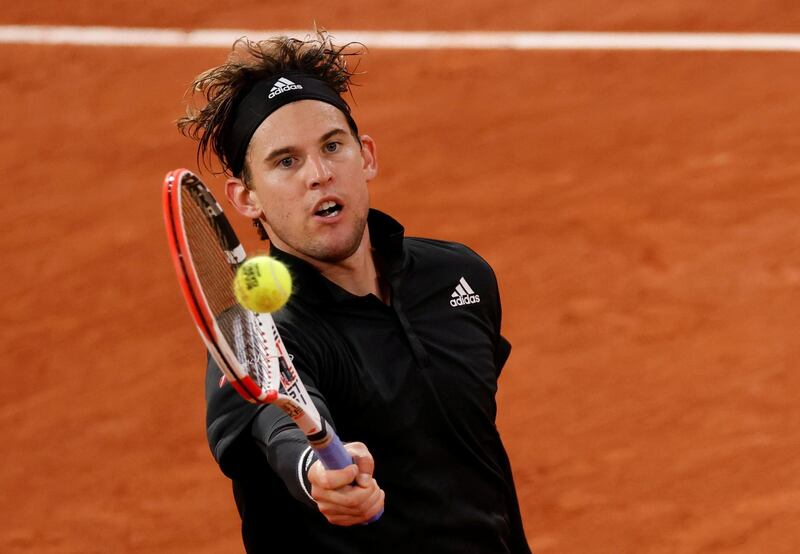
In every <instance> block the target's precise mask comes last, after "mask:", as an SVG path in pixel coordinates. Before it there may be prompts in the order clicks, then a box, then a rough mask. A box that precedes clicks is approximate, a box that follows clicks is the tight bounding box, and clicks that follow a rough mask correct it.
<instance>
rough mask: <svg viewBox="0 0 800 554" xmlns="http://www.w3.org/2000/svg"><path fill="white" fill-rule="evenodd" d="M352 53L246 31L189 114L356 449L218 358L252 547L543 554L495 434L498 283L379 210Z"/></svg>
mask: <svg viewBox="0 0 800 554" xmlns="http://www.w3.org/2000/svg"><path fill="white" fill-rule="evenodd" d="M353 55H357V52H354V51H352V50H348V49H347V47H337V46H335V45H334V44H333V43H332V41H331V39H330V37H329V36H328V35H326V34H324V33H318V34H317V35H316V36H314V37H313V38H311V39H309V40H306V41H300V40H296V39H291V38H286V37H278V38H274V39H272V40H268V41H263V42H251V41H248V40H246V39H242V40H240V41H237V43H235V44H234V48H233V51H232V53H231V55H230V56H229V58H228V60H227V61H226V62H225V63H224V64H223V65H221V66H219V67H215V68H213V69H210V70H208V71H206V72H204V73H203V74H201V75H199V76H198V77H197V79H196V80H195V82H194V83H193V85H192V88H191V91H192V94H193V95H194V97H199V99H200V102H199V103H198V104H192V105H190V107H189V109H188V110H187V115H186V116H185V117H184V118H182V119H180V120H179V123H178V125H179V128H180V130H181V131H182V132H183V133H184V134H186V135H188V136H190V137H192V138H195V139H196V140H198V141H199V144H198V156H199V157H201V158H205V159H208V158H207V156H209V155H212V154H213V155H214V156H215V157H216V158H218V160H219V162H220V163H221V165H222V167H223V168H224V170H225V172H226V174H227V175H228V176H229V178H228V180H227V182H226V193H227V196H228V198H229V200H230V202H231V203H232V204H233V206H234V207H235V208H236V209H237V210H238V211H239V212H240V213H241V214H243V215H244V216H245V217H247V218H250V219H252V220H253V222H254V223H255V225H256V226H257V228H258V230H259V232H260V233H261V235H262V238H264V239H267V238H268V239H269V242H270V254H271V255H272V256H274V257H275V258H278V259H279V260H281V261H283V262H284V263H285V264H286V265H287V266H288V267H289V268H290V271H291V272H292V274H293V277H294V283H295V292H294V294H293V296H292V297H291V299H290V301H289V303H288V304H287V305H286V306H285V307H284V308H283V309H281V310H280V311H278V312H276V313H275V314H274V317H275V320H276V322H277V325H278V327H279V329H280V331H281V334H282V337H283V340H284V342H285V344H286V346H287V349H288V350H289V352H290V353H292V354H293V356H294V365H295V367H296V368H297V370H298V371H299V373H300V374H301V378H302V380H303V381H304V382H305V384H306V386H307V388H308V391H309V394H310V395H311V396H312V398H313V400H314V402H315V404H316V405H317V407H318V409H319V411H320V413H321V415H322V416H323V417H324V418H325V419H327V420H328V421H330V422H332V423H333V425H334V426H335V428H336V431H337V432H338V434H339V436H340V437H341V438H342V440H343V441H345V442H346V443H348V444H347V449H348V451H349V452H350V454H352V456H353V460H354V463H353V465H351V466H349V467H347V468H344V469H340V470H325V469H324V468H323V467H322V465H321V463H320V462H319V461H317V460H316V458H315V455H314V453H313V451H312V450H311V449H310V448H309V447H308V444H307V442H306V440H305V437H304V435H303V433H302V432H301V431H300V430H299V429H297V428H296V427H295V426H294V425H293V424H292V422H291V420H290V419H289V417H288V416H287V415H286V414H285V413H284V412H282V411H281V410H280V409H278V408H276V407H274V406H255V405H252V404H249V403H247V402H246V401H244V400H243V399H241V397H240V396H239V395H238V394H236V392H234V391H233V390H232V388H231V387H230V386H229V385H227V384H225V383H224V382H221V381H220V371H219V369H218V368H217V367H216V366H215V364H214V362H213V361H211V360H209V365H208V370H207V378H206V400H207V427H208V439H209V443H210V446H211V450H212V452H213V454H214V457H215V459H216V460H217V462H218V463H219V465H220V467H221V469H222V471H223V472H224V473H225V475H227V476H228V477H230V479H231V480H232V482H233V494H234V498H235V501H236V505H237V507H238V510H239V514H240V516H241V519H242V535H243V539H244V544H245V547H246V549H247V552H251V553H256V552H257V553H261V552H275V551H278V550H279V549H280V548H293V549H298V548H300V549H302V550H303V551H317V552H341V553H353V552H364V553H367V552H369V553H391V552H398V553H399V552H402V553H403V554H408V553H422V552H436V553H454V554H455V553H458V554H464V553H469V552H479V553H503V552H513V553H527V552H530V549H529V547H528V544H527V541H526V539H525V533H524V530H523V525H522V520H521V516H520V510H519V505H518V501H517V496H516V492H515V488H514V482H513V478H512V473H511V466H510V464H509V460H508V457H507V455H506V452H505V450H504V448H503V444H502V442H501V439H500V436H499V434H498V431H497V428H496V427H495V414H496V403H495V393H496V390H497V379H498V376H499V375H500V371H501V369H502V368H503V365H504V364H505V362H506V359H507V358H508V355H509V352H510V350H511V347H510V344H509V342H508V341H507V340H506V339H505V338H504V337H503V336H502V335H501V333H500V319H501V308H500V299H499V295H498V286H497V282H496V279H495V275H494V273H493V271H492V269H491V267H489V265H488V264H487V263H486V262H485V261H484V260H483V259H482V258H481V257H479V256H478V255H477V254H475V253H474V252H473V251H472V250H470V249H469V248H467V247H466V246H463V245H461V244H457V243H452V242H443V241H438V240H432V239H423V238H409V237H405V236H404V232H403V227H402V226H401V224H400V223H398V222H397V221H395V220H394V219H392V218H391V217H390V216H389V215H387V214H385V213H382V212H379V211H377V210H374V209H371V208H370V200H369V189H368V183H369V182H370V181H371V180H373V179H374V178H375V177H376V175H377V173H378V158H377V148H376V145H375V141H374V140H373V139H372V138H371V137H370V136H369V135H367V134H362V133H360V131H359V129H358V126H357V125H356V122H355V121H354V119H353V117H352V115H351V112H350V107H349V106H348V104H347V102H346V101H345V100H344V98H343V94H344V93H346V92H347V91H348V89H349V86H350V83H351V78H352V75H353V74H352V71H351V70H350V69H348V65H347V60H348V58H349V57H350V56H353ZM381 510H384V513H383V515H382V516H381V518H380V519H379V520H378V521H376V522H373V523H370V524H365V523H366V522H368V521H369V520H370V519H371V518H373V517H374V516H375V515H376V514H378V513H380V512H381Z"/></svg>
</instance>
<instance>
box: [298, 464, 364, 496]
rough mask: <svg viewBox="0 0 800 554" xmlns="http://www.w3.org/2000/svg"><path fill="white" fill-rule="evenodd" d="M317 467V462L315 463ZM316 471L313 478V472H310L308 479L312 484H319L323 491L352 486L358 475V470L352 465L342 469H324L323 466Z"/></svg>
mask: <svg viewBox="0 0 800 554" xmlns="http://www.w3.org/2000/svg"><path fill="white" fill-rule="evenodd" d="M314 464H315V465H316V464H317V462H314ZM312 469H316V471H314V475H313V477H312V475H311V471H309V474H308V478H309V480H311V482H312V483H314V484H318V485H319V486H320V487H321V488H323V489H328V490H335V489H340V488H342V487H344V486H347V485H351V484H352V483H353V481H355V480H356V476H357V475H358V468H357V467H356V466H355V465H350V466H347V467H345V468H342V469H327V470H326V469H324V468H322V465H321V464H320V466H319V467H318V468H314V467H313V466H312Z"/></svg>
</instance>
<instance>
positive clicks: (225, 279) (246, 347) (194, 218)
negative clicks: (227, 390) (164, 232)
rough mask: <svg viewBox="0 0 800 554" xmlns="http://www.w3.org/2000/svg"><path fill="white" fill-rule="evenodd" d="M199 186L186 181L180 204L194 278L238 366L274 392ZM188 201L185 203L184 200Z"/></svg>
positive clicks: (254, 325)
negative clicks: (194, 271) (237, 299)
mask: <svg viewBox="0 0 800 554" xmlns="http://www.w3.org/2000/svg"><path fill="white" fill-rule="evenodd" d="M204 190H205V189H204V187H203V185H202V184H198V183H196V182H191V181H190V182H188V183H185V184H184V192H186V193H188V194H187V195H186V196H188V198H185V199H184V200H185V201H184V202H182V205H181V213H182V215H183V225H184V229H185V231H186V238H187V242H188V245H189V251H190V253H191V256H192V261H193V262H194V265H195V268H196V270H197V271H196V272H197V278H198V279H199V280H200V282H201V287H202V289H203V293H204V294H205V296H206V300H207V301H208V305H209V308H210V309H211V312H212V315H213V316H214V318H215V319H216V320H217V324H218V326H219V328H220V331H221V332H222V335H223V337H224V338H225V340H226V341H227V343H228V344H229V345H230V346H231V348H232V349H233V350H234V355H235V356H236V358H237V360H239V363H240V364H241V365H242V366H243V367H244V368H246V370H247V373H248V374H249V375H250V378H251V379H252V380H253V381H255V383H256V385H258V387H259V388H260V389H261V390H263V391H269V390H272V389H274V388H275V387H274V384H273V383H274V380H273V371H272V368H271V367H270V364H271V360H270V356H269V355H268V352H266V347H265V345H264V338H263V335H262V333H261V330H260V329H259V324H258V321H257V319H256V316H255V315H254V314H253V313H251V312H249V311H247V310H245V309H244V308H242V307H241V306H240V305H239V303H238V302H237V301H236V297H235V296H234V294H233V286H232V283H233V278H234V276H235V274H236V271H235V266H233V265H231V260H230V259H229V257H228V255H226V246H225V245H226V241H225V238H226V237H225V236H224V232H223V230H222V229H221V228H220V227H219V225H218V224H217V221H216V218H215V217H214V214H215V211H214V210H213V209H212V208H213V206H210V205H209V204H208V202H207V200H206V197H205V195H204V194H203V192H204ZM187 200H188V201H187Z"/></svg>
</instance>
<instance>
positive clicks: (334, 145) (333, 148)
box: [325, 142, 339, 152]
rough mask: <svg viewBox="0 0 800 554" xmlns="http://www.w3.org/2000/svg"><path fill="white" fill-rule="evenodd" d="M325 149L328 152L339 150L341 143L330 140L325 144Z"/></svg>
mask: <svg viewBox="0 0 800 554" xmlns="http://www.w3.org/2000/svg"><path fill="white" fill-rule="evenodd" d="M325 150H327V151H328V152H336V151H337V150H339V143H338V142H329V143H327V144H326V145H325Z"/></svg>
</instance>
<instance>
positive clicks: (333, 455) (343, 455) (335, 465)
mask: <svg viewBox="0 0 800 554" xmlns="http://www.w3.org/2000/svg"><path fill="white" fill-rule="evenodd" d="M314 450H316V451H317V456H319V459H320V460H322V465H324V466H325V469H342V468H345V467H347V466H349V465H351V464H352V463H353V457H352V456H351V455H350V454H349V453H348V452H347V450H345V449H344V445H343V444H342V441H341V440H339V437H338V436H337V435H336V433H331V440H330V442H328V444H326V445H325V446H323V447H320V448H314Z"/></svg>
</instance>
